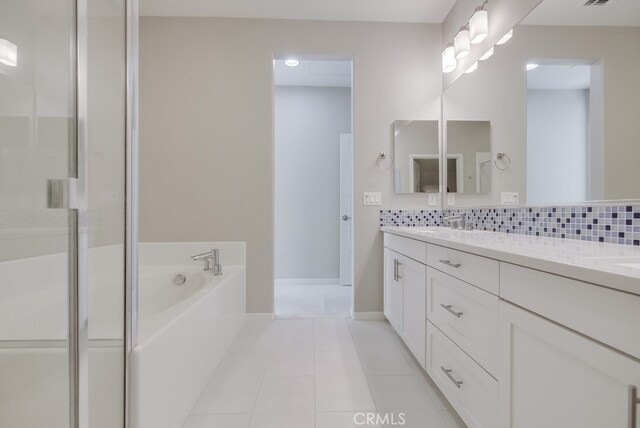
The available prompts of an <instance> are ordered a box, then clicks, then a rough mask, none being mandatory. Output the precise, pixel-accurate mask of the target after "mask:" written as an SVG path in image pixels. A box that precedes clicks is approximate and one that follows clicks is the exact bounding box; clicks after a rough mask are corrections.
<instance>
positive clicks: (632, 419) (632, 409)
mask: <svg viewBox="0 0 640 428" xmlns="http://www.w3.org/2000/svg"><path fill="white" fill-rule="evenodd" d="M639 404H640V398H639V397H638V388H636V387H635V386H634V385H629V423H628V424H627V425H628V427H629V428H636V426H637V425H636V421H637V420H638V405H639Z"/></svg>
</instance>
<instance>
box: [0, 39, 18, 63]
mask: <svg viewBox="0 0 640 428" xmlns="http://www.w3.org/2000/svg"><path fill="white" fill-rule="evenodd" d="M0 63H2V64H4V65H8V66H9V67H15V66H17V65H18V47H17V46H16V45H15V44H13V43H11V42H10V41H9V40H5V39H0Z"/></svg>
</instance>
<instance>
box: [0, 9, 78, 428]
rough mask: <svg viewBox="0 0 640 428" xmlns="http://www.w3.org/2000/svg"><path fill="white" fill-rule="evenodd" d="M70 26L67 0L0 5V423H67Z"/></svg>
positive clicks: (71, 110)
mask: <svg viewBox="0 0 640 428" xmlns="http://www.w3.org/2000/svg"><path fill="white" fill-rule="evenodd" d="M74 28H75V14H74V8H73V2H71V1H68V0H51V1H48V2H47V1H39V2H38V1H22V0H2V1H1V2H0V39H3V40H2V41H0V46H4V48H2V47H0V228H1V229H0V281H1V282H0V426H2V427H14V426H15V427H18V426H29V427H32V426H33V427H36V426H42V427H45V426H49V427H66V426H69V414H70V411H69V407H70V404H69V403H70V401H69V397H70V386H71V381H70V374H71V372H70V370H69V359H70V353H69V310H70V307H69V294H70V283H71V279H72V272H70V268H72V267H73V265H74V263H73V260H72V253H74V252H75V249H74V248H72V244H73V236H74V235H75V233H74V228H73V227H72V224H71V223H72V216H71V215H70V214H71V211H70V210H68V209H65V204H68V201H67V200H64V198H68V196H69V195H68V189H67V187H66V186H68V183H70V181H69V178H70V172H71V169H72V167H73V166H74V159H73V155H74V154H75V150H74V144H75V124H76V117H75V83H74V81H75V66H74V52H73V51H72V49H70V47H71V46H72V41H73V39H74V37H75V36H74ZM49 186H51V194H49V191H48V187H49ZM48 196H49V199H51V200H50V201H48ZM55 198H62V199H58V200H56V201H54V200H53V199H55ZM49 202H51V203H52V204H55V205H52V206H56V205H57V206H60V207H61V208H57V209H50V208H48V206H49V205H48V203H49Z"/></svg>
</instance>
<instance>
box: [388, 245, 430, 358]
mask: <svg viewBox="0 0 640 428" xmlns="http://www.w3.org/2000/svg"><path fill="white" fill-rule="evenodd" d="M425 257H426V244H425V243H424V242H419V241H414V242H412V240H410V239H406V238H399V237H396V236H391V235H385V248H384V271H385V273H384V315H385V316H386V317H387V319H388V320H389V322H390V323H391V325H392V326H393V328H394V329H395V330H396V332H397V333H398V334H399V335H400V337H401V338H402V339H403V340H404V342H405V344H406V345H407V347H408V348H409V350H411V352H412V353H413V355H414V356H415V357H416V359H417V360H418V362H419V363H420V365H421V366H422V367H423V368H424V366H425V340H426V332H425V329H426V325H425V285H426V266H425V265H424V264H423V263H422V262H421V261H419V260H425Z"/></svg>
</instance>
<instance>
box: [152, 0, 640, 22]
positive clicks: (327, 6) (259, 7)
mask: <svg viewBox="0 0 640 428" xmlns="http://www.w3.org/2000/svg"><path fill="white" fill-rule="evenodd" d="M633 1H637V0H633ZM455 2H456V0H140V14H141V15H143V16H217V17H229V18H274V19H306V20H321V21H372V22H427V23H438V24H439V23H441V22H442V21H444V18H445V17H446V16H447V14H448V13H449V10H451V7H452V6H453V4H454V3H455Z"/></svg>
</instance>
